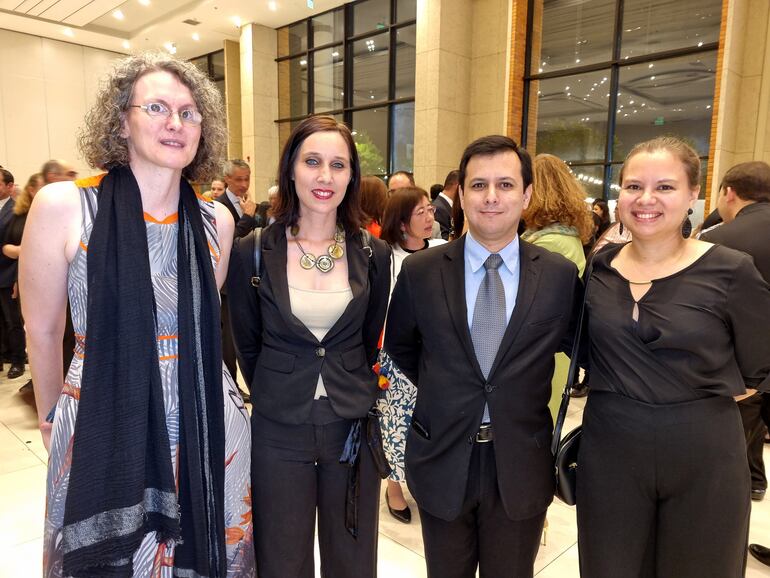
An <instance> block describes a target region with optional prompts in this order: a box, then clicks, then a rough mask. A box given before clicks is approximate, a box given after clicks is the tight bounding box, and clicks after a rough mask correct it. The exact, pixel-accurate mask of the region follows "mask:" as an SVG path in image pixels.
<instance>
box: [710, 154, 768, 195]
mask: <svg viewBox="0 0 770 578" xmlns="http://www.w3.org/2000/svg"><path fill="white" fill-rule="evenodd" d="M726 187H730V188H731V189H733V190H734V191H735V194H737V195H738V196H739V197H740V198H741V199H743V200H744V201H757V202H770V165H768V164H767V163H766V162H763V161H750V162H747V163H740V164H737V165H735V166H734V167H732V168H730V169H729V170H728V171H727V172H726V173H725V176H724V177H722V183H721V185H720V188H722V189H723V188H726Z"/></svg>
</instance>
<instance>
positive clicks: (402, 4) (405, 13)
mask: <svg viewBox="0 0 770 578" xmlns="http://www.w3.org/2000/svg"><path fill="white" fill-rule="evenodd" d="M413 18H417V0H398V1H397V2H396V22H405V21H407V20H412V19H413Z"/></svg>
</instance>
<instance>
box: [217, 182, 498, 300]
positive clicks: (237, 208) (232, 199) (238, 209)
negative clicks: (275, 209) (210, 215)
mask: <svg viewBox="0 0 770 578" xmlns="http://www.w3.org/2000/svg"><path fill="white" fill-rule="evenodd" d="M225 194H226V195H227V198H228V199H230V202H231V203H232V204H233V207H235V212H236V213H238V216H239V217H242V216H243V209H241V199H240V198H238V196H237V195H235V194H234V193H232V192H230V189H225ZM507 297H508V296H507V295H506V298H507Z"/></svg>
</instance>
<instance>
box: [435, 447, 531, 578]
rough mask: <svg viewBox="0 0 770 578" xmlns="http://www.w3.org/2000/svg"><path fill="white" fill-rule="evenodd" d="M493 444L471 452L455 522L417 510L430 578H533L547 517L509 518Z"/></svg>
mask: <svg viewBox="0 0 770 578" xmlns="http://www.w3.org/2000/svg"><path fill="white" fill-rule="evenodd" d="M492 444H494V442H488V443H484V444H480V443H476V444H474V446H473V452H472V453H471V463H470V470H469V472H468V486H467V489H466V492H465V500H464V502H463V509H462V512H461V513H460V516H459V517H457V518H456V519H454V520H452V521H450V522H448V521H446V520H442V519H441V518H437V517H435V516H433V515H431V514H430V513H428V512H426V511H425V510H423V509H422V508H420V521H421V522H422V538H423V542H424V544H425V562H426V564H427V566H428V578H474V577H475V576H476V568H477V567H478V569H479V577H480V578H532V575H533V572H534V570H533V568H534V564H535V557H536V556H537V550H538V547H539V546H540V535H541V534H542V532H543V522H544V521H545V514H546V512H545V511H544V512H543V513H542V514H538V515H537V516H535V517H533V518H529V519H526V520H511V519H509V518H508V516H507V515H506V514H505V509H504V508H503V503H502V501H501V498H500V491H499V490H498V487H497V466H496V465H495V452H494V449H493V447H492ZM521 499H526V497H524V496H522V498H521Z"/></svg>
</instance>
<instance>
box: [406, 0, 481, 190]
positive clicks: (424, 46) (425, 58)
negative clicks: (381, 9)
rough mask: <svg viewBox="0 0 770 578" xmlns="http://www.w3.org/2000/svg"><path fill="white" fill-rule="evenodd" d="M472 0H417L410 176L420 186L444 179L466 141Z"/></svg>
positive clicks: (469, 87)
mask: <svg viewBox="0 0 770 578" xmlns="http://www.w3.org/2000/svg"><path fill="white" fill-rule="evenodd" d="M473 4H474V2H468V1H467V0H424V1H423V2H418V3H417V41H416V48H415V68H416V70H415V81H416V85H415V102H414V124H415V127H414V173H415V175H414V176H415V180H416V181H417V183H418V184H420V185H422V186H423V187H426V186H430V184H431V183H437V182H442V183H443V182H444V178H445V177H446V174H447V173H448V172H449V171H451V170H452V169H455V168H457V165H458V164H459V162H460V155H461V154H462V151H463V148H465V145H466V144H467V143H468V124H469V117H470V114H469V113H470V103H469V101H470V94H471V85H470V81H471V71H470V68H471V56H472V51H471V31H472V28H473V27H472V26H471V25H470V23H471V22H472V16H473Z"/></svg>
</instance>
